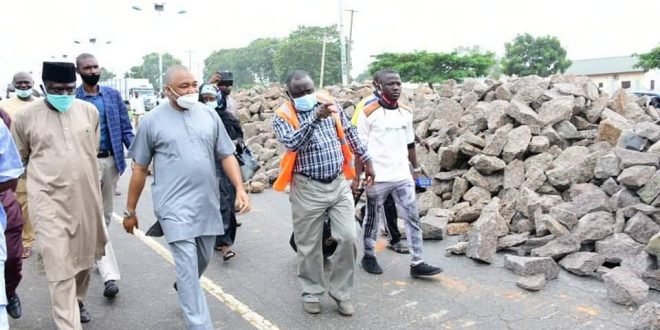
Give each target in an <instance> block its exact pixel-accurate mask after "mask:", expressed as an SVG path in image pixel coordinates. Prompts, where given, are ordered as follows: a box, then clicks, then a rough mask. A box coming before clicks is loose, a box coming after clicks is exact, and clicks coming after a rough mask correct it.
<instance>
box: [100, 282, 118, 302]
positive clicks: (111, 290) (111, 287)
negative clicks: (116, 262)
mask: <svg viewBox="0 0 660 330" xmlns="http://www.w3.org/2000/svg"><path fill="white" fill-rule="evenodd" d="M117 293H119V287H118V286H117V283H115V280H110V281H107V282H105V290H103V296H104V297H106V298H114V297H115V296H116V295H117Z"/></svg>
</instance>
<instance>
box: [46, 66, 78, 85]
mask: <svg viewBox="0 0 660 330" xmlns="http://www.w3.org/2000/svg"><path fill="white" fill-rule="evenodd" d="M41 79H42V80H43V81H52V82H57V83H65V84H68V83H72V82H76V66H75V65H73V63H69V62H44V66H43V69H42V70H41Z"/></svg>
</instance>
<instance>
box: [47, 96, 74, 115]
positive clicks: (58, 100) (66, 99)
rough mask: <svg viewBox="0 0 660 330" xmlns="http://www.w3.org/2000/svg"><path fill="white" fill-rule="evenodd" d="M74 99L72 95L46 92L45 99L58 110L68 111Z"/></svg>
mask: <svg viewBox="0 0 660 330" xmlns="http://www.w3.org/2000/svg"><path fill="white" fill-rule="evenodd" d="M74 99H75V96H74V95H57V94H48V93H46V100H48V103H50V105H52V106H53V108H55V109H57V111H59V112H67V111H69V107H71V104H72V103H73V100H74Z"/></svg>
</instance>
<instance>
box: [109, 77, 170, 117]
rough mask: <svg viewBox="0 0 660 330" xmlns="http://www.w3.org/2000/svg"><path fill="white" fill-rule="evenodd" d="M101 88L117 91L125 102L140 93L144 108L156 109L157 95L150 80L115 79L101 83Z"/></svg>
mask: <svg viewBox="0 0 660 330" xmlns="http://www.w3.org/2000/svg"><path fill="white" fill-rule="evenodd" d="M99 84H100V85H101V86H108V87H112V88H115V89H117V90H118V91H119V92H120V93H121V96H122V98H124V101H125V102H126V101H128V99H129V98H130V97H131V96H132V95H133V94H134V93H135V92H138V93H140V95H141V96H142V98H143V99H144V108H145V109H146V110H147V111H149V110H151V109H153V108H154V107H156V99H157V98H156V93H155V92H154V87H153V86H152V85H151V83H150V82H149V79H143V78H115V79H108V80H105V81H102V82H100V83H99Z"/></svg>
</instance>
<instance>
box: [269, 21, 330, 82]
mask: <svg viewBox="0 0 660 330" xmlns="http://www.w3.org/2000/svg"><path fill="white" fill-rule="evenodd" d="M324 38H325V40H326V53H325V71H324V78H323V80H324V81H323V85H332V84H337V83H340V82H341V50H340V44H339V32H338V31H337V27H336V26H334V25H333V26H326V27H321V26H300V27H298V29H297V30H295V31H293V32H292V33H291V34H290V35H289V36H288V37H287V38H286V39H284V40H283V41H282V42H281V43H280V46H279V47H278V49H277V51H276V52H275V56H274V58H273V68H274V70H275V74H276V75H277V78H278V80H279V81H280V82H284V80H285V79H286V76H287V75H288V74H289V73H290V72H291V71H293V70H296V69H302V70H305V71H307V72H308V73H309V74H310V76H311V77H312V79H313V80H314V81H315V82H316V84H317V85H319V84H320V81H319V79H320V75H321V53H322V49H323V39H324Z"/></svg>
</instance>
